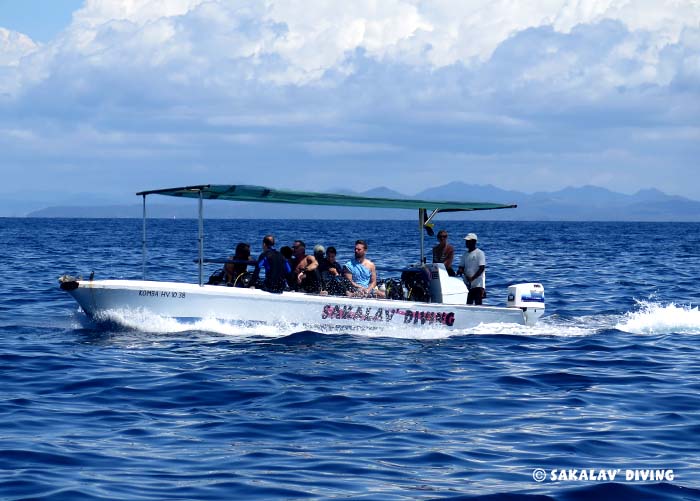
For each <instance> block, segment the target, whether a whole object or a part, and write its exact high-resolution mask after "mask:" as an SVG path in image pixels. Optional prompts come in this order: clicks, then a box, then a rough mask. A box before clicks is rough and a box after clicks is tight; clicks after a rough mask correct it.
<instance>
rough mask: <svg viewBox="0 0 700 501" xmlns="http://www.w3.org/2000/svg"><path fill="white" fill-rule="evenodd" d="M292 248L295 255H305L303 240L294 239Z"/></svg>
mask: <svg viewBox="0 0 700 501" xmlns="http://www.w3.org/2000/svg"><path fill="white" fill-rule="evenodd" d="M292 250H293V251H294V254H296V255H297V256H304V255H306V244H305V243H304V241H303V240H295V241H294V244H293V245H292Z"/></svg>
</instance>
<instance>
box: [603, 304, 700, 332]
mask: <svg viewBox="0 0 700 501" xmlns="http://www.w3.org/2000/svg"><path fill="white" fill-rule="evenodd" d="M637 304H638V307H639V309H638V310H637V311H633V312H629V313H626V314H625V315H624V316H623V317H622V319H621V320H620V321H619V322H618V323H617V324H616V325H615V326H614V328H615V329H618V330H621V331H623V332H629V333H632V334H674V333H675V334H700V310H699V309H698V307H697V306H691V305H677V304H675V303H669V304H661V303H657V302H653V301H637Z"/></svg>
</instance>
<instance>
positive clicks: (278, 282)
mask: <svg viewBox="0 0 700 501" xmlns="http://www.w3.org/2000/svg"><path fill="white" fill-rule="evenodd" d="M262 246H263V251H262V252H261V253H260V256H259V257H258V263H257V264H256V265H255V271H253V277H252V278H251V280H250V283H251V284H252V285H251V286H250V287H251V288H253V287H255V285H256V284H257V282H258V278H259V277H260V269H261V268H262V269H264V270H265V279H264V280H263V283H262V285H261V286H260V288H261V289H262V290H265V291H267V292H274V293H277V294H279V293H281V292H282V291H283V290H284V288H285V285H286V279H285V277H286V276H287V274H289V273H290V272H291V271H292V269H291V267H290V266H289V263H288V262H287V260H286V259H285V258H284V256H283V255H282V254H281V253H280V252H279V251H278V250H277V249H275V237H274V236H273V235H265V238H263V241H262Z"/></svg>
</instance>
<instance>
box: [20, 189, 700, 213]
mask: <svg viewBox="0 0 700 501" xmlns="http://www.w3.org/2000/svg"><path fill="white" fill-rule="evenodd" d="M336 192H337V193H353V194H360V195H365V196H375V197H389V198H420V199H427V200H457V201H460V200H468V201H473V202H497V203H508V204H517V205H518V208H517V209H515V210H512V209H507V210H496V211H478V212H469V213H456V214H447V215H445V216H444V217H445V218H452V219H472V220H519V221H525V220H529V221H700V202H698V201H695V200H690V199H688V198H684V197H680V196H672V195H667V194H665V193H663V192H661V191H659V190H656V189H647V190H641V191H639V192H637V193H635V194H634V195H625V194H622V193H616V192H613V191H610V190H607V189H605V188H599V187H597V186H583V187H580V188H565V189H563V190H560V191H555V192H537V193H532V194H527V193H522V192H519V191H508V190H503V189H500V188H498V187H495V186H492V185H472V184H465V183H461V182H451V183H448V184H445V185H443V186H437V187H434V188H429V189H426V190H424V191H421V192H420V193H417V194H415V195H413V196H408V195H404V194H402V193H398V192H396V191H393V190H391V189H389V188H385V187H378V188H373V189H371V190H368V191H365V192H362V193H354V192H349V191H344V190H336ZM166 200H167V202H166ZM172 201H173V200H171V199H169V198H168V197H157V196H153V197H149V199H148V205H147V210H148V217H153V218H196V217H197V208H196V203H194V201H192V200H177V203H176V204H173V203H172ZM141 209H142V206H141V204H140V203H135V204H133V205H99V204H91V205H84V206H77V205H72V206H68V205H65V206H54V207H47V208H44V209H40V210H33V211H29V212H28V213H27V214H26V216H27V217H67V218H140V217H141ZM204 211H205V217H207V218H215V219H220V218H227V219H228V218H232V219H236V218H245V219H270V218H274V219H291V218H294V219H296V218H302V219H412V218H414V217H415V214H414V213H413V211H406V210H376V209H364V208H350V207H322V208H319V207H317V206H289V205H278V204H255V203H243V202H217V201H207V202H206V203H205V209H204ZM441 217H442V216H441Z"/></svg>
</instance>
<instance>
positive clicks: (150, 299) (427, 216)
mask: <svg viewBox="0 0 700 501" xmlns="http://www.w3.org/2000/svg"><path fill="white" fill-rule="evenodd" d="M137 195H138V196H140V197H142V200H143V241H142V247H143V248H142V252H143V279H142V280H109V279H108V280H95V279H94V278H93V276H92V275H91V276H90V277H89V278H88V279H86V280H84V279H82V278H76V277H71V276H67V275H64V276H62V277H60V278H59V282H60V287H61V289H62V290H64V291H66V292H68V293H69V294H70V295H71V296H72V297H73V298H74V299H75V300H76V301H77V303H78V304H79V305H80V308H81V309H82V311H83V312H84V313H85V314H86V315H87V316H88V317H90V318H92V319H94V320H97V321H109V320H111V319H112V317H113V316H114V314H115V312H119V313H122V314H123V313H124V312H135V313H139V314H144V313H145V314H153V315H157V316H161V317H167V318H174V319H177V320H179V321H198V320H203V319H216V320H219V321H224V322H232V323H241V324H245V325H257V324H270V325H284V326H290V325H291V326H299V327H300V328H303V329H312V330H320V331H324V332H325V331H335V330H346V329H355V328H361V329H366V328H375V329H385V328H391V327H394V328H403V327H409V326H410V327H417V328H426V329H428V328H437V329H453V330H456V329H469V328H473V327H476V326H478V325H479V324H488V323H509V324H510V323H513V324H520V325H529V326H531V325H534V324H535V323H536V322H537V321H538V320H539V318H540V317H541V316H542V315H543V314H544V310H545V298H544V288H543V286H542V284H540V283H522V284H513V285H510V286H509V287H508V297H507V298H505V305H503V306H487V305H480V306H474V305H467V304H466V299H467V294H468V291H467V287H466V285H465V284H464V282H463V281H462V280H461V279H460V278H458V277H452V276H449V274H448V272H447V270H446V269H445V266H444V264H442V263H427V262H426V259H425V236H424V235H425V230H428V229H429V228H430V227H431V225H432V222H431V221H432V220H433V218H434V217H435V216H436V215H437V214H439V213H443V212H458V211H476V210H497V209H509V208H515V207H516V206H515V205H508V204H498V203H475V202H450V201H431V200H416V199H395V198H380V197H364V196H355V195H340V194H328V193H314V192H302V191H288V190H276V189H271V188H265V187H262V186H251V185H196V186H185V187H178V188H166V189H158V190H150V191H142V192H139V193H137ZM151 195H162V196H173V197H180V198H194V199H197V200H198V201H199V204H198V210H199V226H198V247H199V249H198V254H199V257H198V259H197V260H196V263H197V265H198V271H199V281H198V283H182V282H168V281H153V280H146V263H147V247H146V240H147V238H146V236H147V217H146V216H147V211H146V198H147V197H148V196H151ZM204 200H229V201H243V202H257V203H277V204H301V205H320V206H349V207H371V208H377V209H417V210H418V228H419V233H420V260H419V262H418V263H417V264H414V265H411V266H408V267H407V268H405V269H402V270H401V277H402V278H401V280H399V279H394V280H393V281H391V282H388V285H389V287H391V286H392V285H393V286H394V288H395V292H396V291H397V290H398V294H394V295H393V297H394V298H395V299H379V298H370V297H350V296H347V295H343V296H336V295H328V294H324V293H323V292H322V293H320V294H319V293H305V292H294V291H285V292H283V293H281V294H275V293H270V292H266V291H264V290H261V289H254V288H241V287H226V286H221V285H209V284H206V283H204V264H206V263H208V262H221V261H216V260H207V259H205V258H204V255H203V248H204V246H203V243H204V229H203V227H204V225H203V213H204V205H203V202H204ZM419 292H420V293H419ZM388 296H392V295H388Z"/></svg>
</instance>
